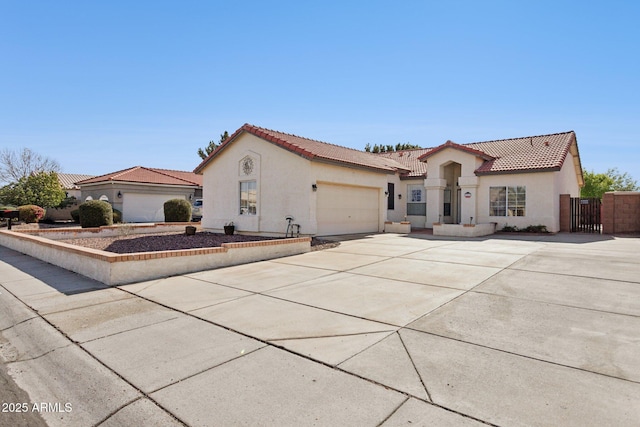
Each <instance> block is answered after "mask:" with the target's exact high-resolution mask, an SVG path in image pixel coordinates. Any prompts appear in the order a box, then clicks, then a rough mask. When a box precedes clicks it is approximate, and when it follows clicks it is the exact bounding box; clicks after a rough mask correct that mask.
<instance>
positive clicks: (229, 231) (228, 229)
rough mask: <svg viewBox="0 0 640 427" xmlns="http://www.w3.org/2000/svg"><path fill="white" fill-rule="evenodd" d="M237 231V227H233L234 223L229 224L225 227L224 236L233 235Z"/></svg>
mask: <svg viewBox="0 0 640 427" xmlns="http://www.w3.org/2000/svg"><path fill="white" fill-rule="evenodd" d="M235 230H236V226H235V225H233V221H231V222H228V223H226V224H225V225H224V234H226V235H227V236H231V235H233V233H234V231H235Z"/></svg>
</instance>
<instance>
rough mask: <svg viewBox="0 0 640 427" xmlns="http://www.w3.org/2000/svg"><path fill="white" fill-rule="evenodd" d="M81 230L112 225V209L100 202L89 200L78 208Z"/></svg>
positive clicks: (107, 204)
mask: <svg viewBox="0 0 640 427" xmlns="http://www.w3.org/2000/svg"><path fill="white" fill-rule="evenodd" d="M78 210H79V211H80V212H79V213H80V226H81V227H82V228H88V227H101V226H103V225H113V208H112V207H111V205H110V204H109V203H107V202H103V201H102V200H90V201H88V202H85V203H83V204H81V205H80V206H79V207H78Z"/></svg>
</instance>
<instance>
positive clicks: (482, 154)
mask: <svg viewBox="0 0 640 427" xmlns="http://www.w3.org/2000/svg"><path fill="white" fill-rule="evenodd" d="M446 149H453V150H459V151H463V152H465V153H469V154H473V155H474V156H477V157H480V158H482V159H484V160H492V159H493V157H491V156H490V155H488V154H487V153H485V152H483V151H480V150H476V149H474V148H471V147H469V146H467V145H461V144H456V143H455V142H453V141H447V142H445V143H444V144H442V145H439V146H437V147H435V148H432V149H431V150H429V151H428V152H426V153H425V154H423V155H422V156H421V157H420V160H421V161H425V160H427V158H429V157H431V156H433V155H434V154H436V153H439V152H440V151H443V150H446Z"/></svg>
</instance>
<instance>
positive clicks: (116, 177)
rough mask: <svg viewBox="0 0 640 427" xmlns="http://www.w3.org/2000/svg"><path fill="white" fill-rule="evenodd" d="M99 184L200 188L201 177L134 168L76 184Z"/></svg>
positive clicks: (167, 170) (166, 170)
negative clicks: (139, 184)
mask: <svg viewBox="0 0 640 427" xmlns="http://www.w3.org/2000/svg"><path fill="white" fill-rule="evenodd" d="M99 182H135V183H141V184H161V185H186V186H197V187H201V186H202V175H196V174H195V173H193V172H187V171H176V170H170V169H158V168H147V167H144V166H134V167H132V168H128V169H123V170H120V171H116V172H111V173H108V174H105V175H100V176H96V177H93V178H89V179H85V180H83V181H79V182H78V184H79V185H83V184H96V183H99Z"/></svg>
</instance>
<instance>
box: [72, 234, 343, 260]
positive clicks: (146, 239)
mask: <svg viewBox="0 0 640 427" xmlns="http://www.w3.org/2000/svg"><path fill="white" fill-rule="evenodd" d="M274 239H277V238H275V237H260V236H246V235H242V234H234V235H232V236H228V235H225V234H217V233H209V232H206V231H203V232H199V233H196V234H195V235H192V236H187V235H186V234H185V233H157V234H145V235H140V234H130V235H128V236H118V237H89V238H82V239H67V240H63V241H64V242H65V243H69V244H72V245H77V246H84V247H85V248H91V249H99V250H102V251H108V252H114V253H118V254H128V253H135V252H156V251H170V250H178V249H195V248H212V247H218V246H221V245H222V244H223V243H232V242H255V241H260V240H274ZM338 245H339V243H338V242H329V241H325V240H321V239H317V238H315V237H314V238H313V239H312V241H311V250H312V251H313V250H319V249H327V248H330V247H336V246H338Z"/></svg>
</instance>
